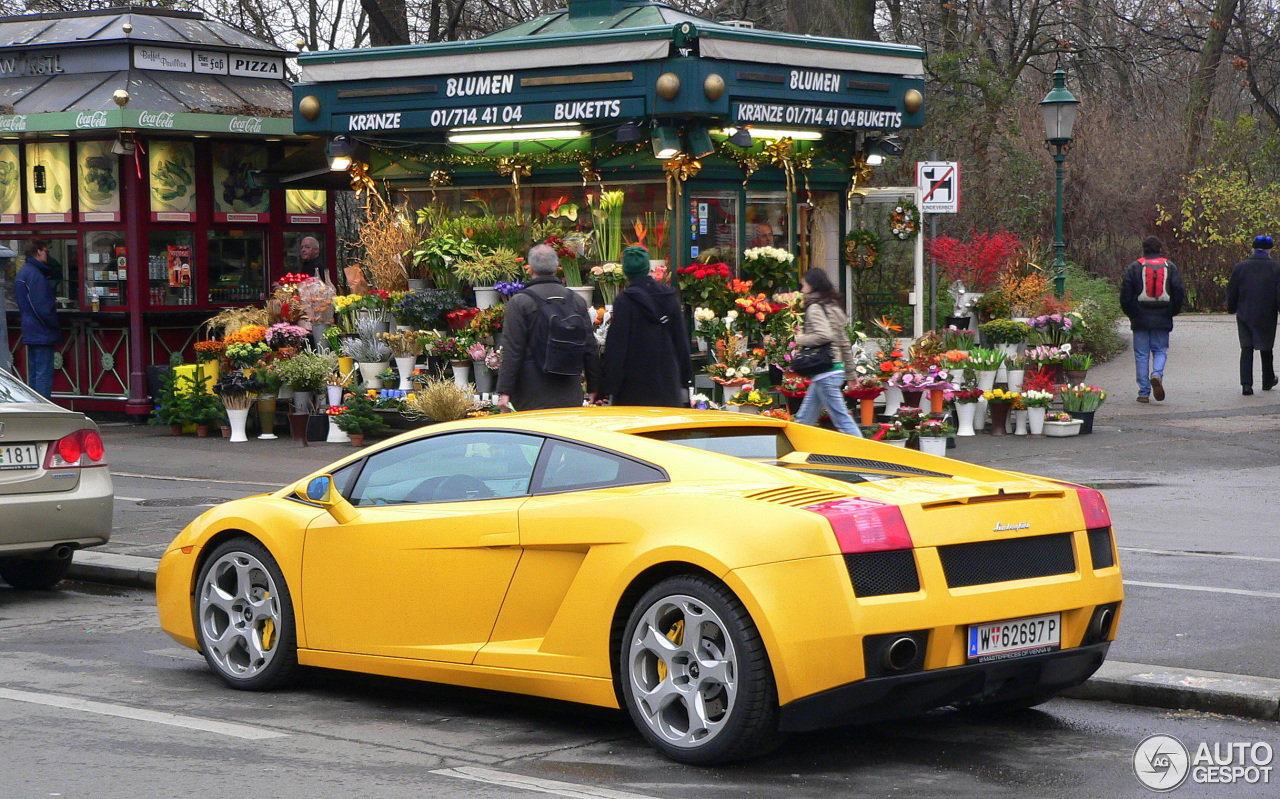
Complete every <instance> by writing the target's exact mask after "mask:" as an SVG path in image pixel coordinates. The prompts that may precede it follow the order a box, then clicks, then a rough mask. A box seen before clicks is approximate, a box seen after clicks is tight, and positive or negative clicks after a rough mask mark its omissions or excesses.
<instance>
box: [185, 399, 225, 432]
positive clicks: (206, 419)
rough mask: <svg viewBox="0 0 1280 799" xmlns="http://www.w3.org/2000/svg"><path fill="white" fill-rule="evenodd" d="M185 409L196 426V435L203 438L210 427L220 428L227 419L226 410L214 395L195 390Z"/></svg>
mask: <svg viewBox="0 0 1280 799" xmlns="http://www.w3.org/2000/svg"><path fill="white" fill-rule="evenodd" d="M187 408H188V412H189V413H190V418H191V421H192V423H194V424H195V426H196V435H197V436H200V437H201V438H204V437H206V436H208V435H209V430H210V428H212V427H216V426H220V425H222V424H223V422H225V421H226V419H227V414H226V409H225V408H223V407H222V401H221V400H220V399H219V398H218V397H217V396H216V395H214V394H210V393H209V392H207V391H204V390H203V388H196V389H194V390H192V391H191V393H190V395H189V396H188V399H187Z"/></svg>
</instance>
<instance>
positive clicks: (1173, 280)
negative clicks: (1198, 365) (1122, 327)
mask: <svg viewBox="0 0 1280 799" xmlns="http://www.w3.org/2000/svg"><path fill="white" fill-rule="evenodd" d="M1163 249H1164V245H1163V244H1161V243H1160V239H1158V238H1156V237H1155V236H1148V237H1147V238H1145V239H1143V241H1142V257H1141V258H1139V259H1138V260H1136V261H1134V262H1133V263H1131V264H1129V266H1128V267H1127V268H1126V269H1125V270H1124V277H1122V278H1121V279H1120V307H1121V308H1122V309H1124V312H1125V315H1126V316H1128V317H1129V326H1130V328H1132V330H1133V357H1134V360H1135V361H1136V363H1137V367H1138V402H1150V401H1151V399H1150V398H1151V397H1155V398H1156V399H1157V400H1163V399H1164V364H1165V359H1166V358H1167V357H1168V354H1169V332H1170V331H1172V330H1173V317H1175V316H1177V315H1178V314H1180V313H1182V303H1183V301H1184V300H1185V299H1186V297H1187V293H1186V291H1185V290H1184V289H1183V287H1182V276H1181V275H1179V274H1178V267H1176V266H1174V265H1173V261H1170V260H1169V259H1167V258H1165V257H1164V256H1163V255H1161V254H1160V253H1161V250H1163Z"/></svg>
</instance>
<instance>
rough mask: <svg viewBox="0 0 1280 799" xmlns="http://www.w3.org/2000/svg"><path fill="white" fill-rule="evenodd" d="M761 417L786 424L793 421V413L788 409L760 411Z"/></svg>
mask: <svg viewBox="0 0 1280 799" xmlns="http://www.w3.org/2000/svg"><path fill="white" fill-rule="evenodd" d="M760 415H761V416H768V417H769V418H770V419H781V420H782V421H784V422H789V421H791V411H789V410H787V409H786V408H767V409H765V410H763V411H760Z"/></svg>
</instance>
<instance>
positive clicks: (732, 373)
mask: <svg viewBox="0 0 1280 799" xmlns="http://www.w3.org/2000/svg"><path fill="white" fill-rule="evenodd" d="M715 356H716V362H715V363H713V364H711V365H710V366H708V367H707V376H709V377H710V378H711V379H712V380H714V381H715V382H717V383H719V384H720V385H722V386H741V385H745V384H747V383H754V382H755V375H756V368H757V364H756V359H755V357H754V356H755V352H754V350H748V349H747V340H746V337H745V336H743V335H742V334H741V333H732V334H730V335H729V336H727V337H725V338H722V339H718V340H717V341H716V343H715Z"/></svg>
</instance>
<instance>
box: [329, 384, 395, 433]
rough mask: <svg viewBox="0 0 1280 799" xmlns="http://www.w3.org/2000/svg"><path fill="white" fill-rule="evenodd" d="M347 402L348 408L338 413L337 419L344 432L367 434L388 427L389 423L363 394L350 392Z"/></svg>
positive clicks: (336, 422) (339, 427)
mask: <svg viewBox="0 0 1280 799" xmlns="http://www.w3.org/2000/svg"><path fill="white" fill-rule="evenodd" d="M345 402H346V403H347V409H346V410H345V411H344V412H342V413H340V414H338V417H337V420H336V421H335V424H337V425H338V429H340V430H342V431H343V432H344V433H347V434H348V435H361V436H367V435H372V434H374V433H378V432H380V431H382V430H384V429H386V427H387V423H386V422H384V421H383V420H382V416H381V414H379V413H378V412H377V411H375V410H374V409H373V403H371V402H369V400H368V399H366V398H365V397H364V396H363V395H361V394H350V395H348V396H347V397H346V399H345Z"/></svg>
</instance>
